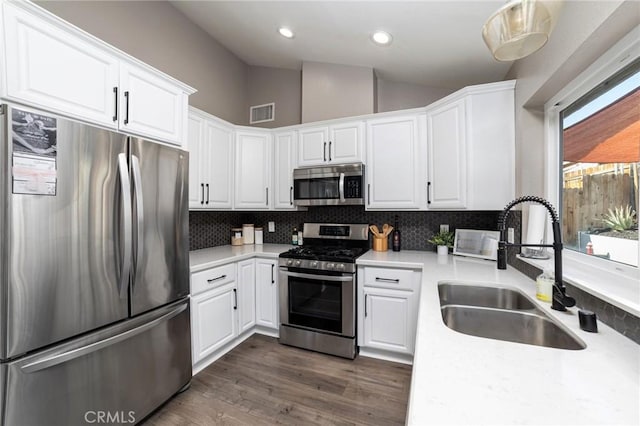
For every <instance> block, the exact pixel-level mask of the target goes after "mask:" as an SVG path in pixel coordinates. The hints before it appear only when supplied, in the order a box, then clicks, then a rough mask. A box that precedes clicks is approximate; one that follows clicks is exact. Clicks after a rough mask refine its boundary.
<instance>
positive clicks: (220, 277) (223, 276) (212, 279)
mask: <svg viewBox="0 0 640 426" xmlns="http://www.w3.org/2000/svg"><path fill="white" fill-rule="evenodd" d="M225 278H227V275H226V274H225V275H220V276H219V277H217V278H211V279H210V280H207V282H208V283H212V282H215V281H220V280H223V279H225Z"/></svg>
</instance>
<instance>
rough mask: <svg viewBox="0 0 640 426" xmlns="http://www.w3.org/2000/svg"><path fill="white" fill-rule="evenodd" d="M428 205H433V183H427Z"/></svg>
mask: <svg viewBox="0 0 640 426" xmlns="http://www.w3.org/2000/svg"><path fill="white" fill-rule="evenodd" d="M427 204H431V182H427Z"/></svg>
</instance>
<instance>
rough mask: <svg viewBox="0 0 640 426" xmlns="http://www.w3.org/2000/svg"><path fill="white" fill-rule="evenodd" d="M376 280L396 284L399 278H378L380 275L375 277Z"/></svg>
mask: <svg viewBox="0 0 640 426" xmlns="http://www.w3.org/2000/svg"><path fill="white" fill-rule="evenodd" d="M376 281H380V282H383V283H396V284H398V283H399V282H400V279H398V278H380V277H376Z"/></svg>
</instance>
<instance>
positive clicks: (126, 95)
mask: <svg viewBox="0 0 640 426" xmlns="http://www.w3.org/2000/svg"><path fill="white" fill-rule="evenodd" d="M124 99H125V107H126V110H125V112H124V124H129V91H128V90H127V91H126V92H124Z"/></svg>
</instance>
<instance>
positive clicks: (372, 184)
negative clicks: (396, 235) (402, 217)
mask: <svg viewBox="0 0 640 426" xmlns="http://www.w3.org/2000/svg"><path fill="white" fill-rule="evenodd" d="M424 120H425V118H424V115H418V114H412V115H402V116H397V117H387V118H380V119H375V120H368V121H367V162H366V174H367V204H366V208H367V209H419V208H421V207H423V199H424V196H423V194H424V190H422V188H421V183H423V182H425V178H424V167H423V165H422V162H421V158H422V155H423V152H424V149H425V148H424V141H425V135H424V134H423V133H424V131H420V130H419V128H420V127H424ZM420 123H422V126H420V125H419V124H420Z"/></svg>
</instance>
